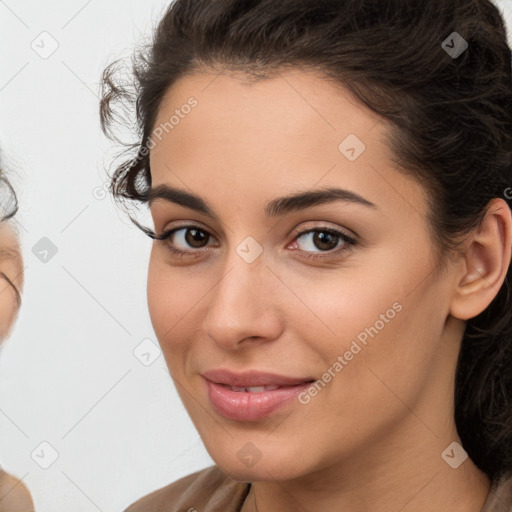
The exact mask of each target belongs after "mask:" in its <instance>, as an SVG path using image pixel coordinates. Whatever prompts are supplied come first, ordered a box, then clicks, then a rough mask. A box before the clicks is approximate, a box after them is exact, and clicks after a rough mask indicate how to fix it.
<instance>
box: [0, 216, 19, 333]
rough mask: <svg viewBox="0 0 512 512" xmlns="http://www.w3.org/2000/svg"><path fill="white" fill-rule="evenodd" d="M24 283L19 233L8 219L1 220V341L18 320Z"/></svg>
mask: <svg viewBox="0 0 512 512" xmlns="http://www.w3.org/2000/svg"><path fill="white" fill-rule="evenodd" d="M23 284H24V274H23V259H22V255H21V249H20V242H19V238H18V235H17V233H16V231H15V229H14V228H13V227H12V226H11V225H10V224H9V222H8V221H4V222H0V341H2V340H4V339H5V338H7V337H8V335H9V333H10V331H11V329H12V327H13V325H14V323H15V321H16V318H17V316H18V313H19V309H20V305H21V292H22V289H23Z"/></svg>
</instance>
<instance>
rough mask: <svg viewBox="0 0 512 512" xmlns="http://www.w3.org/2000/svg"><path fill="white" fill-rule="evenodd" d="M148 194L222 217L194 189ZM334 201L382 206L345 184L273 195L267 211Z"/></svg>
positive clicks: (163, 187)
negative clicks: (275, 196)
mask: <svg viewBox="0 0 512 512" xmlns="http://www.w3.org/2000/svg"><path fill="white" fill-rule="evenodd" d="M145 195H146V201H147V202H148V204H149V206H151V204H152V203H153V202H154V201H156V200H157V199H163V200H165V201H169V202H171V203H176V204H179V205H181V206H184V207H186V208H190V209H191V210H195V211H197V212H200V213H204V214H205V215H207V216H208V217H210V218H212V219H216V220H218V216H217V215H216V214H215V212H214V211H213V209H212V208H211V207H210V206H209V205H208V203H207V202H206V201H205V200H204V199H202V198H201V197H199V196H196V195H194V194H191V193H190V192H186V191H184V190H180V189H177V188H173V187H170V186H169V185H165V184H163V185H158V186H157V187H154V188H151V189H150V190H149V191H148V192H147V193H146V194H145ZM334 201H344V202H346V203H355V204H359V205H363V206H366V207H368V208H373V209H376V210H378V207H377V205H375V204H374V203H372V202H370V201H368V200H367V199H365V198H364V197H362V196H360V195H359V194H356V193H355V192H351V191H350V190H345V189H342V188H324V189H318V190H313V191H307V192H299V193H296V194H292V195H288V196H284V197H278V198H276V199H273V200H271V201H269V202H268V203H267V205H266V207H265V214H266V215H267V216H269V217H278V216H280V215H285V214H287V213H290V212H292V211H298V210H303V209H306V208H311V207H313V206H318V205H321V204H326V203H332V202H334Z"/></svg>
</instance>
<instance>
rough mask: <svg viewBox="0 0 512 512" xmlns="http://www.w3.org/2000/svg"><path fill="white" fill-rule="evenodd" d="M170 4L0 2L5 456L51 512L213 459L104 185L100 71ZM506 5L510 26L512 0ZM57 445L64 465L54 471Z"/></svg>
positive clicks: (138, 246)
mask: <svg viewBox="0 0 512 512" xmlns="http://www.w3.org/2000/svg"><path fill="white" fill-rule="evenodd" d="M168 3H169V2H168V0H144V1H142V0H138V1H137V0H103V1H99V0H89V1H87V0H47V1H42V0H0V48H1V50H0V147H1V148H2V150H3V151H4V157H5V163H7V165H8V167H9V168H10V171H9V178H10V179H11V181H12V182H13V185H14V187H15V189H16V191H17V193H18V198H19V201H20V212H19V214H18V215H17V219H18V222H19V224H20V231H21V241H22V249H23V254H24V259H25V272H26V277H25V279H26V284H25V291H24V295H23V305H22V309H21V312H20V315H19V318H18V321H17V324H16V326H15V328H14V330H13V332H12V335H11V337H10V339H9V340H8V341H7V342H6V343H5V344H4V345H3V346H2V347H1V357H0V464H1V465H2V466H3V467H4V468H5V469H7V470H8V471H9V472H11V473H13V474H15V475H16V476H18V477H19V478H23V481H24V482H25V484H26V485H27V486H28V487H29V489H30V491H31V493H32V495H33V499H34V502H35V505H36V510H37V511H38V512H61V511H62V512H63V511H66V512H69V511H70V510H73V512H89V511H91V512H96V511H98V510H99V511H102V512H107V511H108V512H118V511H121V510H123V509H124V508H125V507H126V506H128V505H129V504H130V503H132V502H133V501H134V500H135V499H137V498H139V497H140V496H142V495H144V494H147V493H148V492H150V491H152V490H154V489H156V488H158V487H161V486H163V485H166V484H167V483H169V482H171V481H174V480H176V479H178V478H180V477H181V476H184V475H187V474H189V473H191V472H193V471H196V470H198V469H201V468H203V467H206V466H208V465H210V464H212V463H213V462H212V460H211V459H210V457H209V456H208V454H207V453H206V451H205V449H204V447H203V446H202V443H201V441H200V439H199V436H198V434H197V432H196V431H195V429H194V427H193V425H192V423H191V421H190V419H189V418H188V416H187V414H186V412H185V410H184V408H183V406H182V404H181V402H180V400H179V398H178V395H177V394H176V391H175V389H174V386H173V384H172V381H171V379H170V377H169V374H168V373H167V371H166V367H165V363H164V360H163V357H162V356H160V357H158V358H157V359H156V360H155V361H154V362H153V363H152V364H151V365H150V366H144V365H143V364H142V363H141V362H140V361H139V360H138V359H137V358H136V357H135V356H134V354H133V351H134V349H135V348H136V347H137V346H138V345H139V344H140V343H141V342H142V340H145V339H150V340H152V342H153V343H156V338H155V336H154V333H153V329H152V326H151V322H150V319H149V315H148V312H147V303H146V275H147V263H148V257H149V251H150V247H151V240H150V239H149V238H147V237H146V236H145V235H144V234H142V232H140V231H139V230H138V229H137V228H135V227H134V226H133V225H132V224H131V223H130V222H129V221H128V220H127V219H126V217H125V216H124V215H123V213H122V212H121V211H119V210H117V209H116V207H115V206H114V204H113V201H112V199H111V198H110V196H109V195H108V194H107V195H106V197H103V198H102V194H101V193H100V192H101V188H100V189H98V187H103V186H104V184H105V182H106V174H105V166H106V164H107V163H108V162H109V161H110V158H109V156H106V150H107V148H111V144H110V143H109V142H108V141H106V140H105V139H104V137H103V136H102V134H101V130H100V126H99V116H98V92H99V89H98V83H99V77H100V74H101V71H102V70H103V68H104V67H105V66H106V65H107V64H108V63H109V62H110V61H112V60H113V59H114V58H116V57H120V56H129V55H130V53H131V50H132V49H133V47H134V44H135V43H139V42H141V41H143V40H144V39H145V38H147V37H148V36H149V35H150V33H151V30H152V28H153V27H154V25H155V24H156V23H157V21H158V20H159V18H160V16H161V14H162V13H163V10H164V9H165V7H166V6H167V5H168ZM496 3H497V5H498V6H499V7H500V8H501V9H502V10H503V11H504V12H505V16H506V20H507V24H508V26H511V24H512V0H501V1H499V2H496ZM44 31H47V32H48V33H49V34H51V38H53V39H54V40H55V41H57V43H58V45H59V46H58V49H57V50H56V51H55V53H53V55H51V56H50V57H49V58H47V59H43V58H41V57H40V56H39V55H38V54H37V53H36V52H35V51H34V50H33V49H32V47H31V44H32V42H33V41H34V40H35V43H34V44H39V46H40V47H42V45H43V43H42V42H41V41H44V46H45V48H46V49H48V48H51V44H52V43H51V40H50V39H48V36H40V34H41V33H42V32H44ZM44 37H46V39H43V40H42V39H41V38H44ZM41 51H43V48H41ZM43 237H46V238H48V239H49V240H51V242H52V243H53V244H54V245H55V246H56V248H57V253H56V254H55V255H54V256H53V257H52V258H51V259H50V258H49V261H47V262H43V261H41V260H40V259H39V257H42V255H39V257H37V256H36V255H35V254H34V253H33V252H32V249H33V247H34V246H35V245H36V244H37V243H38V242H39V241H40V240H41V239H42V238H43ZM146 343H148V342H146ZM155 350H156V349H155ZM42 442H46V443H49V444H50V445H51V447H52V448H50V447H48V445H42V446H41V443H42ZM34 450H35V452H34ZM52 450H56V452H57V453H58V458H57V459H56V460H55V462H53V464H52V465H51V466H50V467H49V468H48V469H43V468H41V467H40V465H38V463H36V461H37V462H39V464H43V465H44V463H45V462H46V463H49V462H51V460H52V459H51V457H52V453H53V452H52ZM34 459H35V460H34Z"/></svg>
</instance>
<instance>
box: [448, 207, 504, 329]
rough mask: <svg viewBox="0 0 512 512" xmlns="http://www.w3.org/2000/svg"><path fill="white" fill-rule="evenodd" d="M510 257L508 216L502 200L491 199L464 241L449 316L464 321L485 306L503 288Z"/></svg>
mask: <svg viewBox="0 0 512 512" xmlns="http://www.w3.org/2000/svg"><path fill="white" fill-rule="evenodd" d="M511 253H512V212H511V211H510V208H509V206H508V205H507V203H506V202H505V201H504V200H503V199H500V198H495V199H493V200H492V201H491V202H490V203H489V205H488V207H487V212H486V215H485V218H484V219H483V220H482V222H481V224H480V225H479V226H478V227H477V228H475V229H474V230H473V231H472V232H471V234H470V235H468V238H467V240H466V245H465V251H464V256H463V257H462V258H461V260H460V272H458V273H457V275H456V283H455V289H454V294H453V297H452V300H451V307H450V313H451V314H452V316H454V317H455V318H459V319H461V320H468V319H470V318H473V317H475V316H477V315H479V314H480V313H481V312H482V311H484V310H485V309H486V308H487V306H489V304H490V303H491V302H492V300H493V299H494V297H496V295H497V294H498V291H499V290H500V288H501V286H502V285H503V282H504V280H505V277H506V275H507V272H508V270H509V267H510V261H511Z"/></svg>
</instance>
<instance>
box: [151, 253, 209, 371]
mask: <svg viewBox="0 0 512 512" xmlns="http://www.w3.org/2000/svg"><path fill="white" fill-rule="evenodd" d="M162 251H164V249H162V248H160V247H156V248H155V247H154V248H153V250H152V252H151V257H150V261H149V269H148V283H147V299H148V310H149V315H150V318H151V322H152V325H153V329H154V331H155V334H156V336H157V338H158V342H159V343H160V346H161V348H162V351H163V353H164V356H165V357H166V359H167V356H168V355H169V354H170V353H173V354H174V355H175V354H177V353H178V352H180V351H184V350H186V349H187V347H188V346H189V345H190V343H189V341H190V340H191V335H192V331H193V330H194V329H195V328H196V326H197V327H199V325H198V324H197V322H196V321H195V320H194V319H195V318H197V315H198V312H199V311H200V310H201V308H202V303H201V300H202V299H204V298H205V297H206V296H207V293H208V290H209V289H210V288H211V284H209V279H197V277H196V278H195V279H192V278H191V275H189V274H188V270H185V269H184V268H174V269H173V268H172V267H171V266H170V265H168V264H167V263H166V261H165V256H163V253H162ZM189 269H190V272H195V273H196V274H197V272H198V271H197V270H193V267H189ZM167 362H168V364H171V363H172V358H169V359H168V360H167Z"/></svg>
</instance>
